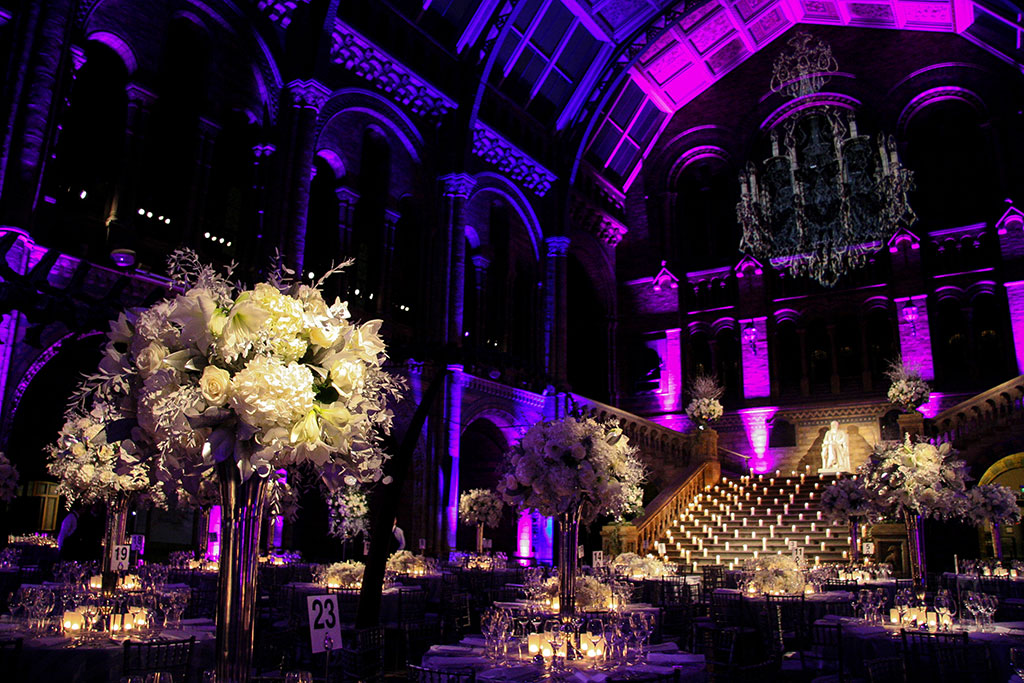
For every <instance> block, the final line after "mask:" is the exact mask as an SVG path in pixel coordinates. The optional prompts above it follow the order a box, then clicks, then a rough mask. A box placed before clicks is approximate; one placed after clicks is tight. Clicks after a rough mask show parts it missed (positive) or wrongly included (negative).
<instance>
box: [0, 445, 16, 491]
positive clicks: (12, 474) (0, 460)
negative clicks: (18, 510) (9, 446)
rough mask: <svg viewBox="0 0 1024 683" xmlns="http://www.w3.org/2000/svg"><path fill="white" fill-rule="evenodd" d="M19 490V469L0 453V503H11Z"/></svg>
mask: <svg viewBox="0 0 1024 683" xmlns="http://www.w3.org/2000/svg"><path fill="white" fill-rule="evenodd" d="M17 491H18V470H17V468H15V466H14V465H12V464H11V461H10V460H8V459H7V456H6V455H4V454H3V453H0V503H10V502H11V501H12V500H14V496H15V494H16V493H17Z"/></svg>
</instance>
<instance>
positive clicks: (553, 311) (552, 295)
mask: <svg viewBox="0 0 1024 683" xmlns="http://www.w3.org/2000/svg"><path fill="white" fill-rule="evenodd" d="M544 241H545V242H546V243H547V245H548V251H547V262H546V264H545V265H546V270H545V281H544V369H545V370H546V371H547V374H548V375H550V376H551V377H553V378H554V379H555V381H556V382H557V383H560V384H561V383H564V382H565V381H566V348H565V347H566V336H567V333H568V328H567V325H566V319H565V318H566V306H567V300H568V296H567V292H566V289H567V284H568V271H567V269H566V262H565V259H566V255H567V254H568V252H569V238H568V237H558V236H556V237H546V238H544Z"/></svg>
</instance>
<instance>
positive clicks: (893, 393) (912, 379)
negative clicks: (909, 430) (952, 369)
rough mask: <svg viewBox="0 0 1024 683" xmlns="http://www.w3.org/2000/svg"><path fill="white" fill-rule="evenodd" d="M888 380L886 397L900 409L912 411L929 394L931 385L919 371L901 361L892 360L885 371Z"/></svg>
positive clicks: (922, 403) (921, 403) (925, 399)
mask: <svg viewBox="0 0 1024 683" xmlns="http://www.w3.org/2000/svg"><path fill="white" fill-rule="evenodd" d="M886 375H887V376H888V377H889V381H890V382H892V384H890V385H889V392H888V398H889V402H890V403H892V404H893V405H895V406H898V407H899V408H901V409H902V410H904V411H906V412H908V413H912V412H914V411H915V410H917V409H918V408H920V407H921V406H922V405H924V404H925V403H927V402H928V397H929V396H930V395H931V387H930V386H928V383H927V382H926V381H924V379H923V378H922V377H921V371H920V370H918V369H917V368H911V367H908V366H906V365H904V364H903V361H902V360H900V361H896V362H894V363H893V364H892V365H891V366H890V367H889V369H888V370H887V371H886Z"/></svg>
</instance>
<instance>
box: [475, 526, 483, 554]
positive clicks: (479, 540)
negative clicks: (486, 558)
mask: <svg viewBox="0 0 1024 683" xmlns="http://www.w3.org/2000/svg"><path fill="white" fill-rule="evenodd" d="M476 553H477V555H483V554H484V525H483V524H477V525H476Z"/></svg>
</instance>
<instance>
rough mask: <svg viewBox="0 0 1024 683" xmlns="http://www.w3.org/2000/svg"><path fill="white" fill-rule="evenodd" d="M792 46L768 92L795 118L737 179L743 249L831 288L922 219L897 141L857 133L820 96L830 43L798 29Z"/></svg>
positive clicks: (843, 112) (784, 121) (848, 118)
mask: <svg viewBox="0 0 1024 683" xmlns="http://www.w3.org/2000/svg"><path fill="white" fill-rule="evenodd" d="M788 46H789V49H788V50H787V51H785V52H783V53H782V54H781V55H780V56H779V57H778V58H777V59H776V61H775V64H774V67H773V73H772V84H771V86H772V91H773V92H775V93H779V94H782V95H783V96H786V97H788V98H790V99H791V100H792V102H791V103H790V104H791V105H792V109H791V111H792V113H790V114H789V115H787V116H784V117H782V118H781V121H780V122H779V123H778V124H776V125H775V126H774V127H773V129H772V130H771V134H770V135H771V138H770V139H771V146H772V155H771V157H769V158H768V159H766V160H765V161H764V162H763V163H762V164H761V166H760V169H759V168H758V167H757V166H756V165H755V164H754V163H752V162H748V164H747V167H746V168H745V169H744V170H743V171H742V172H741V173H740V201H739V203H738V204H737V206H736V214H737V218H738V220H739V222H740V225H741V226H742V229H743V236H742V238H741V239H740V250H741V251H744V252H747V253H749V254H751V255H752V256H754V257H755V258H758V259H760V260H762V261H764V260H767V261H769V262H771V264H772V265H773V266H775V267H776V268H779V269H782V270H785V271H787V272H788V273H790V274H792V275H806V276H808V277H810V278H812V279H814V280H816V281H817V282H819V283H821V284H822V285H824V286H826V287H832V286H834V285H835V284H836V282H837V281H838V280H839V278H840V277H841V276H842V275H843V274H844V273H847V272H848V271H850V270H852V269H854V268H859V267H861V266H863V265H864V264H865V263H866V262H867V260H868V258H869V256H870V254H872V253H873V252H876V251H878V250H879V249H880V248H881V247H882V245H884V244H885V243H886V241H887V240H888V239H889V238H891V237H892V236H893V235H894V234H895V233H896V231H897V230H899V229H900V228H901V227H909V226H910V225H911V224H913V222H914V221H915V220H916V216H915V214H914V211H913V209H911V207H910V204H909V203H908V202H907V192H909V191H910V190H912V189H913V174H912V173H911V172H910V171H909V170H907V169H906V168H904V167H903V166H902V165H901V164H900V162H899V158H898V155H897V153H896V142H895V140H894V139H893V138H892V136H885V135H881V136H879V138H878V140H877V141H876V140H874V139H873V138H872V137H871V136H868V135H862V134H860V133H859V132H858V130H857V120H856V116H855V114H854V112H853V111H851V110H848V109H845V108H840V107H838V106H836V105H835V104H834V102H835V98H830V97H822V96H821V94H820V93H821V89H822V88H823V87H824V86H825V85H826V84H827V83H828V82H829V81H830V79H831V77H832V76H833V75H835V74H836V70H837V65H836V61H835V58H834V57H833V56H832V50H831V48H830V47H829V46H828V44H826V43H824V42H823V41H820V40H817V39H815V38H813V37H812V36H809V35H808V34H806V33H800V34H797V35H796V36H794V37H793V38H791V39H790V40H789V42H788ZM798 100H799V102H798Z"/></svg>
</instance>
